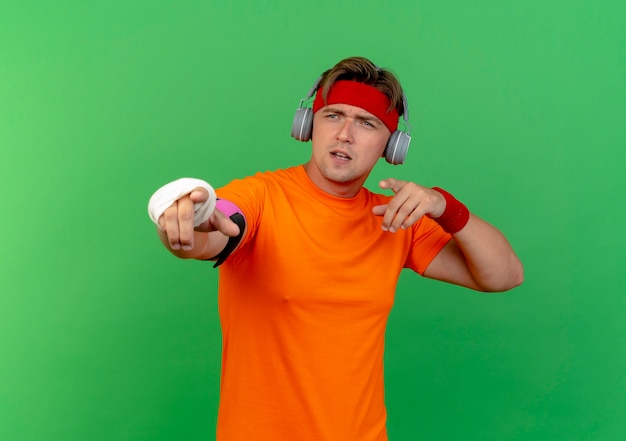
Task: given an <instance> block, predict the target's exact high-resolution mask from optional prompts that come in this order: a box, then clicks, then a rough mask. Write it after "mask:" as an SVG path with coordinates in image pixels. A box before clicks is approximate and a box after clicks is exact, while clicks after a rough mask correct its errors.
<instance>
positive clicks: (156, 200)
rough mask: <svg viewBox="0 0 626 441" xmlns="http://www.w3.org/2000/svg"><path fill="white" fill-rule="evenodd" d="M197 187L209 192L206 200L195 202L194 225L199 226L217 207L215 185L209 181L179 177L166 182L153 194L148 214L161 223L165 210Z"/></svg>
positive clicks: (157, 223)
mask: <svg viewBox="0 0 626 441" xmlns="http://www.w3.org/2000/svg"><path fill="white" fill-rule="evenodd" d="M196 188H203V189H205V190H206V191H207V192H208V193H209V197H208V198H207V200H206V201H204V202H201V203H196V204H194V207H193V211H194V217H193V226H194V227H197V226H198V225H200V224H201V223H203V222H205V221H206V220H207V219H208V218H209V216H211V213H213V210H214V209H215V203H216V200H217V196H216V195H215V190H213V187H211V186H210V185H209V184H208V183H207V182H205V181H203V180H201V179H195V178H180V179H177V180H176V181H172V182H170V183H168V184H165V185H164V186H163V187H161V188H159V189H158V190H157V191H156V192H155V193H154V194H153V195H152V197H151V198H150V201H149V202H148V215H149V216H150V219H152V222H154V223H155V224H156V225H159V218H160V217H161V216H162V215H163V213H164V212H165V210H167V209H168V208H169V207H170V206H171V205H172V204H173V203H174V202H176V201H177V200H178V199H180V198H182V197H183V196H185V195H187V194H189V193H191V192H192V191H194V190H195V189H196Z"/></svg>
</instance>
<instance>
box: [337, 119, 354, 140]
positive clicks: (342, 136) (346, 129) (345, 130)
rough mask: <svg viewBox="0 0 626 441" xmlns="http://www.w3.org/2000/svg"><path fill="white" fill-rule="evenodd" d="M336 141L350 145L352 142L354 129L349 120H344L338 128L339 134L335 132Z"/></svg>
mask: <svg viewBox="0 0 626 441" xmlns="http://www.w3.org/2000/svg"><path fill="white" fill-rule="evenodd" d="M337 139H338V140H339V141H341V142H348V143H352V142H353V141H354V127H353V123H352V121H351V120H350V119H349V118H346V119H345V120H344V121H343V123H342V125H341V127H340V128H339V132H337Z"/></svg>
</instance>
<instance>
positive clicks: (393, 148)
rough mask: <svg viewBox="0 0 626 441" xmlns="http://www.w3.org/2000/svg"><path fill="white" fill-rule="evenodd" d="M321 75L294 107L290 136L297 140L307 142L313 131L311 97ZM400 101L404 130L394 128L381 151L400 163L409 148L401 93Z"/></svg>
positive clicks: (407, 122) (408, 126)
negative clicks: (383, 149)
mask: <svg viewBox="0 0 626 441" xmlns="http://www.w3.org/2000/svg"><path fill="white" fill-rule="evenodd" d="M321 80H322V77H319V78H318V79H317V81H315V84H313V87H312V88H311V90H310V91H309V94H308V95H307V96H306V97H304V98H302V99H301V100H300V105H299V106H298V109H296V114H295V116H294V118H293V124H292V126H291V136H293V137H294V138H295V139H297V140H298V141H303V142H307V141H310V140H311V134H312V132H313V109H311V108H310V107H307V106H310V104H311V98H312V97H313V95H314V94H315V92H316V91H317V88H318V86H319V84H320V81H321ZM402 103H403V104H404V113H403V114H402V119H403V120H404V122H403V125H404V126H405V130H404V131H403V130H395V131H394V132H393V133H392V134H391V136H390V137H389V141H387V147H385V151H384V152H383V156H384V157H385V159H386V160H387V162H388V163H390V164H394V165H396V164H402V163H404V160H405V158H406V154H407V151H408V150H409V144H411V135H410V130H411V125H410V124H409V107H408V104H407V100H406V96H405V95H404V92H403V93H402Z"/></svg>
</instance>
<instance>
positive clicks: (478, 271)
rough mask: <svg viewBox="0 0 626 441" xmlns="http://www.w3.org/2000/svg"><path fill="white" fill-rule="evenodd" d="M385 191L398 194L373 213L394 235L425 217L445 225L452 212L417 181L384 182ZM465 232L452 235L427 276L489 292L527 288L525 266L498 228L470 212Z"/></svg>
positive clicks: (440, 198) (430, 266) (426, 272)
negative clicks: (448, 214)
mask: <svg viewBox="0 0 626 441" xmlns="http://www.w3.org/2000/svg"><path fill="white" fill-rule="evenodd" d="M380 186H381V187H382V188H389V189H391V190H393V192H394V193H395V195H394V197H393V198H392V199H391V201H390V202H389V204H386V205H379V206H377V207H374V209H373V212H374V214H376V215H379V216H383V228H384V229H387V230H388V231H390V232H394V231H397V230H398V229H399V228H408V227H409V226H411V225H412V224H414V223H415V222H416V221H417V220H418V219H420V218H421V217H422V216H429V217H431V218H433V219H434V220H435V221H438V220H439V221H443V218H445V217H447V213H446V208H451V207H447V205H448V204H449V203H450V201H449V200H448V201H446V198H445V197H444V195H443V194H442V193H441V192H439V191H436V190H434V189H431V188H427V187H422V186H420V185H417V184H414V183H412V182H405V181H399V180H396V179H385V180H383V181H381V183H380ZM460 227H461V228H460V230H458V231H453V232H452V237H453V239H454V240H452V241H450V242H449V243H448V244H447V245H446V246H445V247H444V248H443V249H442V250H441V251H440V252H439V254H438V255H437V256H436V257H435V258H434V259H433V261H432V262H431V263H430V265H429V266H428V268H427V269H426V271H425V272H424V276H425V277H429V278H432V279H437V280H442V281H446V282H449V283H454V284H457V285H461V286H466V287H468V288H472V289H475V290H479V291H489V292H498V291H506V290H509V289H512V288H514V287H516V286H518V285H520V284H521V283H522V281H523V279H524V270H523V267H522V264H521V262H520V260H519V259H518V257H517V256H516V254H515V252H514V251H513V248H512V247H511V245H510V244H509V242H508V240H507V239H506V237H505V236H504V235H503V234H502V233H501V232H500V231H499V230H498V229H497V228H495V227H494V226H492V225H490V224H489V223H487V222H485V221H484V220H482V219H480V218H479V217H478V216H475V215H474V214H471V213H470V214H469V219H468V220H467V223H464V224H463V225H460Z"/></svg>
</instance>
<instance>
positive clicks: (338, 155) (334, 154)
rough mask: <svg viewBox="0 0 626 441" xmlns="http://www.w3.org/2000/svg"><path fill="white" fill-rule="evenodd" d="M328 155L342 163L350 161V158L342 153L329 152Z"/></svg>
mask: <svg viewBox="0 0 626 441" xmlns="http://www.w3.org/2000/svg"><path fill="white" fill-rule="evenodd" d="M330 154H331V155H333V156H334V157H335V158H337V159H340V160H342V161H349V160H351V159H352V158H351V157H350V156H348V155H346V154H345V153H342V152H331V153H330Z"/></svg>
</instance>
